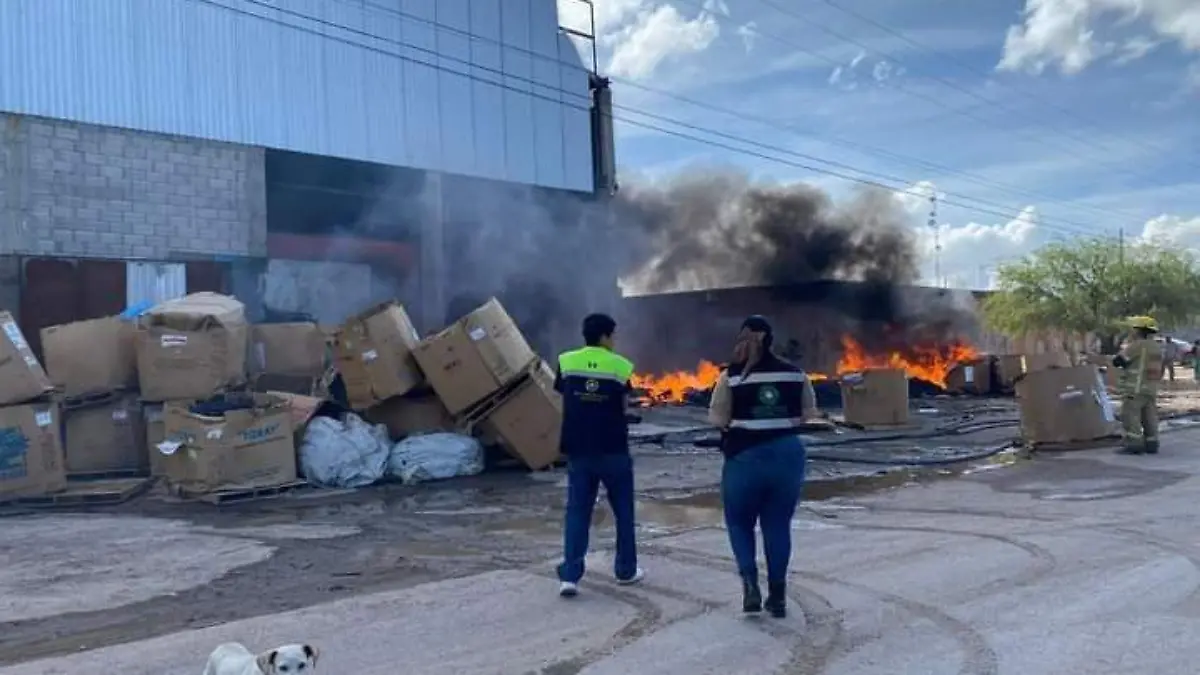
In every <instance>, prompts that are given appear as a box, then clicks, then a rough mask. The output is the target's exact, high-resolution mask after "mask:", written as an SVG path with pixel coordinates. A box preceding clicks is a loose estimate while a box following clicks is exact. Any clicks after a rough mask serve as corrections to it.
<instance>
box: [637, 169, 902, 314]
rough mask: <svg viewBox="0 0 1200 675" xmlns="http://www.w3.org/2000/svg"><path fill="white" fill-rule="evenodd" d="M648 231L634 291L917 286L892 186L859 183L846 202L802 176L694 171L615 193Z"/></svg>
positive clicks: (898, 205)
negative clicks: (837, 283) (758, 177)
mask: <svg viewBox="0 0 1200 675" xmlns="http://www.w3.org/2000/svg"><path fill="white" fill-rule="evenodd" d="M620 200H621V202H622V204H621V207H622V208H623V210H624V212H625V213H624V215H626V216H627V217H628V216H631V217H632V218H633V219H634V220H636V221H639V227H640V229H641V230H642V232H643V234H645V235H648V236H649V237H650V242H651V246H650V249H649V250H645V251H643V254H644V255H646V256H647V260H646V262H645V264H644V265H643V266H642V267H641V268H640V269H638V270H636V271H635V272H634V273H633V274H632V275H630V276H628V277H627V278H626V279H625V287H626V290H627V291H629V292H630V293H632V294H637V295H641V294H648V293H663V292H671V291H684V290H698V289H702V288H723V287H731V286H785V285H791V284H800V283H805V282H810V281H817V280H843V281H863V282H867V283H870V284H876V285H886V286H894V285H899V284H911V283H914V282H915V281H916V280H917V278H918V276H919V273H918V270H919V259H918V255H917V250H916V247H915V245H914V242H913V240H912V237H911V234H910V229H909V225H910V217H909V215H908V214H907V213H906V212H905V211H904V210H903V208H902V207H901V205H900V204H899V203H898V202H897V201H896V200H895V199H894V198H893V196H892V195H891V193H889V192H885V191H882V190H872V189H867V190H862V191H860V192H858V193H856V194H855V195H853V197H852V198H851V199H850V200H849V201H847V202H846V203H844V204H835V203H834V202H833V200H832V199H831V198H830V196H829V195H827V194H826V193H824V192H822V191H821V190H819V189H817V188H815V187H812V186H810V185H806V184H803V183H794V184H790V185H770V184H756V183H754V182H752V181H751V180H750V179H749V178H748V177H747V176H746V175H745V174H743V173H738V172H734V171H719V172H714V171H697V172H691V173H687V174H684V175H681V176H678V177H676V178H673V179H671V180H669V181H667V182H664V183H659V184H645V185H634V186H632V187H631V188H628V189H627V190H625V191H624V192H623V194H622V196H621V197H620Z"/></svg>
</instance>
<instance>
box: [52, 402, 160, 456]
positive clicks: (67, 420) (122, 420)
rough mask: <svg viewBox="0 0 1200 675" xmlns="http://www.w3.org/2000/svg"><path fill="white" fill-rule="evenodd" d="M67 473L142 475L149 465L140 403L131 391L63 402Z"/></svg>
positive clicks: (144, 425)
mask: <svg viewBox="0 0 1200 675" xmlns="http://www.w3.org/2000/svg"><path fill="white" fill-rule="evenodd" d="M63 443H64V445H65V446H66V456H67V475H68V476H69V475H72V474H97V473H113V472H122V473H124V472H136V473H137V474H144V473H146V472H148V471H149V468H150V455H149V452H148V451H147V447H148V446H147V445H146V424H145V421H144V419H143V417H142V404H141V403H140V402H139V401H138V400H137V396H136V395H134V394H118V395H114V396H110V397H107V398H105V399H100V400H96V401H86V402H79V401H72V400H67V401H64V402H63Z"/></svg>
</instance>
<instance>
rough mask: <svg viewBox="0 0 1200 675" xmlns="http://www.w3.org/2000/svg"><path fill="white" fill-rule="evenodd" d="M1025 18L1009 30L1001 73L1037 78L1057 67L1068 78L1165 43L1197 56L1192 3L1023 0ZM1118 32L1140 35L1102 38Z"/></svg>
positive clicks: (1198, 16) (1198, 30)
mask: <svg viewBox="0 0 1200 675" xmlns="http://www.w3.org/2000/svg"><path fill="white" fill-rule="evenodd" d="M1023 14H1024V19H1023V21H1022V23H1020V24H1017V25H1013V26H1011V27H1009V29H1008V34H1007V36H1006V38H1005V41H1004V55H1003V57H1002V58H1001V59H1000V63H999V64H998V65H997V68H999V69H1000V70H1012V71H1026V72H1029V73H1033V74H1038V73H1041V72H1043V71H1045V70H1046V69H1047V68H1054V67H1057V68H1058V69H1059V70H1060V71H1061V72H1062V73H1064V74H1067V75H1072V74H1075V73H1079V72H1081V71H1083V70H1084V69H1086V68H1087V67H1088V66H1090V65H1092V64H1093V63H1095V62H1096V61H1098V60H1100V59H1103V58H1105V57H1107V56H1110V55H1114V54H1115V55H1116V56H1115V59H1116V60H1117V61H1118V62H1120V63H1127V62H1129V61H1132V60H1136V59H1138V58H1141V57H1143V56H1145V55H1146V54H1148V53H1150V52H1151V51H1153V49H1154V48H1155V47H1157V46H1158V45H1159V44H1161V43H1164V42H1173V43H1175V44H1176V45H1177V46H1178V47H1179V48H1180V49H1181V50H1183V51H1191V52H1200V3H1197V2H1196V1H1195V0H1025V10H1024V12H1023ZM1113 19H1115V21H1113ZM1117 29H1130V30H1137V31H1139V32H1138V33H1137V34H1135V35H1133V36H1127V37H1123V38H1122V37H1120V36H1117V35H1110V36H1109V37H1107V38H1106V37H1103V36H1102V35H1101V33H1113V32H1116V30H1117Z"/></svg>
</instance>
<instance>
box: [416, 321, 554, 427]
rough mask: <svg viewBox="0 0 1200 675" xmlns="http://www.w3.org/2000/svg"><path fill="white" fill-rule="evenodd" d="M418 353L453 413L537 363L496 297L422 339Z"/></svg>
mask: <svg viewBox="0 0 1200 675" xmlns="http://www.w3.org/2000/svg"><path fill="white" fill-rule="evenodd" d="M415 355H416V357H417V363H419V364H420V366H421V370H422V371H424V372H425V378H426V379H427V380H428V381H429V384H430V386H432V387H433V390H434V391H435V392H437V395H438V398H440V399H442V403H443V404H444V405H445V406H446V409H447V410H448V411H450V414H451V415H457V414H459V413H461V412H464V411H466V410H467V409H468V408H470V407H471V406H473V405H475V404H476V403H479V402H480V401H482V400H484V399H486V398H487V397H489V396H491V395H493V394H495V393H496V392H497V391H499V390H500V389H502V388H503V387H504V386H505V385H507V384H510V383H512V382H514V381H516V379H517V378H518V377H520V376H521V375H522V374H523V373H525V372H526V371H527V370H528V369H529V366H531V365H532V364H533V362H534V361H536V360H537V355H536V354H534V352H533V350H532V349H530V347H529V343H528V342H526V341H525V336H523V335H521V331H520V329H518V328H517V324H516V323H515V322H514V321H513V320H512V317H510V316H509V315H508V312H506V311H504V307H503V306H501V304H500V301H499V300H496V299H495V298H493V299H491V300H489V301H488V302H487V303H486V304H484V305H483V306H482V307H480V308H478V309H476V310H475V311H473V312H471V313H470V314H468V315H466V316H464V317H463V318H461V319H459V320H458V321H456V322H454V324H452V325H451V326H449V327H448V328H446V329H445V330H443V331H442V332H440V333H438V334H436V335H433V336H430V337H428V338H426V339H424V340H422V341H421V344H419V345H417V349H416V351H415Z"/></svg>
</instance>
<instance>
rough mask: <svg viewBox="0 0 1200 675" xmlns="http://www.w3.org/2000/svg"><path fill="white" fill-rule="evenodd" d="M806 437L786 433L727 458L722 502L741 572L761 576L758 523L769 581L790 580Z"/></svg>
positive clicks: (722, 487) (746, 576)
mask: <svg viewBox="0 0 1200 675" xmlns="http://www.w3.org/2000/svg"><path fill="white" fill-rule="evenodd" d="M805 454H806V453H805V449H804V442H803V441H801V440H800V437H799V436H785V437H783V438H778V439H775V440H773V441H769V442H767V443H763V444H762V445H755V446H752V447H749V448H747V449H745V450H743V451H742V452H740V453H738V454H736V455H734V456H733V457H730V458H729V459H726V460H725V466H724V468H723V469H722V470H721V501H722V503H723V504H724V506H725V528H726V529H727V530H728V531H729V545H730V547H731V548H732V549H733V557H734V559H735V560H736V561H737V566H738V574H740V575H741V576H742V578H744V579H754V580H757V579H758V564H757V561H756V556H757V546H756V541H755V537H754V527H755V525H758V526H760V527H761V528H762V537H763V551H764V553H766V557H767V580H768V582H781V581H787V571H788V563H789V562H790V560H791V557H792V516H794V515H795V514H796V502H797V501H799V500H800V495H801V493H802V491H803V489H804V469H805V466H804V464H805V461H806V458H805Z"/></svg>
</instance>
